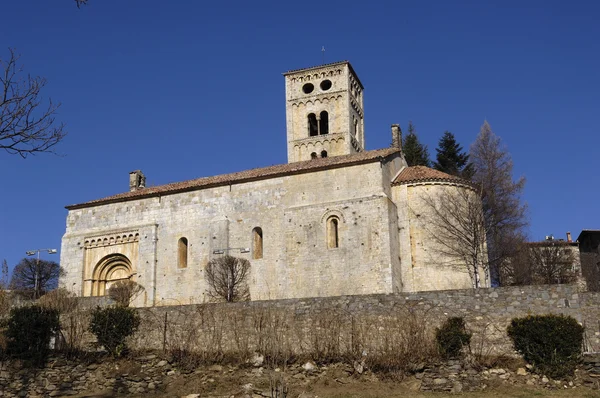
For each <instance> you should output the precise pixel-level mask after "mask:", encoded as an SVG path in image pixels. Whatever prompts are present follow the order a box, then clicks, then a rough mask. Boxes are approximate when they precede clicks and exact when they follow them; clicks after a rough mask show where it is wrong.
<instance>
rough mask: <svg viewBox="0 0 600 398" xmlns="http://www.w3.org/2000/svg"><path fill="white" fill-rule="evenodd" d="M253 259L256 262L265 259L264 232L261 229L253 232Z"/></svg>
mask: <svg viewBox="0 0 600 398" xmlns="http://www.w3.org/2000/svg"><path fill="white" fill-rule="evenodd" d="M252 258H253V259H255V260H258V259H260V258H263V232H262V228H260V227H256V228H254V229H253V230H252Z"/></svg>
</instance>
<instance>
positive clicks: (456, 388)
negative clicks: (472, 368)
mask: <svg viewBox="0 0 600 398" xmlns="http://www.w3.org/2000/svg"><path fill="white" fill-rule="evenodd" d="M462 390H463V385H462V383H461V382H459V381H455V382H454V383H453V384H452V393H453V394H460V393H461V392H462Z"/></svg>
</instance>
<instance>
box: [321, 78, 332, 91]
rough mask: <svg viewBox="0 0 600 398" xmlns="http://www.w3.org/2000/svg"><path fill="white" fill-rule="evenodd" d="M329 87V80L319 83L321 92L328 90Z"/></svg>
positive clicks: (330, 84)
mask: <svg viewBox="0 0 600 398" xmlns="http://www.w3.org/2000/svg"><path fill="white" fill-rule="evenodd" d="M331 86H332V83H331V80H323V81H322V82H321V90H323V91H327V90H329V89H330V88H331Z"/></svg>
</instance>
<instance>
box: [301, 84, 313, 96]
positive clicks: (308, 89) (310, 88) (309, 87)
mask: <svg viewBox="0 0 600 398" xmlns="http://www.w3.org/2000/svg"><path fill="white" fill-rule="evenodd" d="M314 89H315V86H313V84H312V83H306V84H305V85H304V86H302V91H304V94H310V93H312V92H313V90H314Z"/></svg>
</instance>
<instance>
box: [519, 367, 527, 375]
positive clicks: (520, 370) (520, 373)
mask: <svg viewBox="0 0 600 398" xmlns="http://www.w3.org/2000/svg"><path fill="white" fill-rule="evenodd" d="M517 375H519V376H527V370H526V369H525V368H519V369H517Z"/></svg>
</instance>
